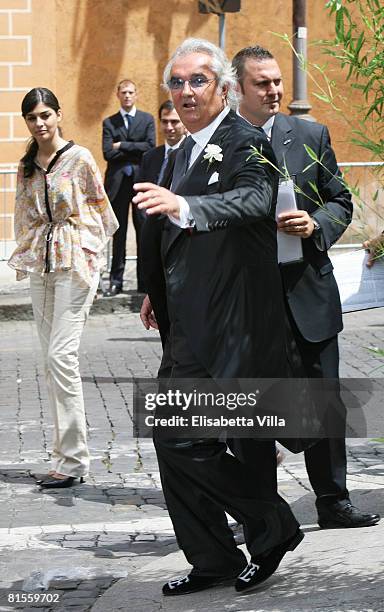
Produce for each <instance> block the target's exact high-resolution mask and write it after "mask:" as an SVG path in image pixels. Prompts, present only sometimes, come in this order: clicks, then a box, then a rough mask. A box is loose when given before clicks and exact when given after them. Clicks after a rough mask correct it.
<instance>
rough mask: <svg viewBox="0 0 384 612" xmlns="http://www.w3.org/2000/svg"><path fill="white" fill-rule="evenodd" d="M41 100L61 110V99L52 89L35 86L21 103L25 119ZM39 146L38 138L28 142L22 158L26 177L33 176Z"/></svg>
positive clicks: (53, 108) (54, 108)
mask: <svg viewBox="0 0 384 612" xmlns="http://www.w3.org/2000/svg"><path fill="white" fill-rule="evenodd" d="M40 102H42V103H43V104H45V105H46V106H49V108H52V110H54V111H55V112H56V113H57V112H58V111H59V110H60V104H59V101H58V99H57V98H56V96H55V94H54V93H52V91H51V90H50V89H47V88H46V87H34V88H33V89H31V91H29V92H28V93H27V94H26V95H25V97H24V99H23V101H22V103H21V114H22V115H23V117H24V119H25V117H26V116H27V115H28V113H31V112H32V111H33V109H34V108H35V107H36V106H37V105H38V104H39V103H40ZM38 148H39V145H38V144H37V141H36V139H35V138H31V139H30V141H29V142H28V145H27V150H26V152H25V155H24V157H22V158H21V161H22V162H23V164H24V176H25V177H28V176H32V174H33V173H34V171H35V166H34V159H35V157H36V155H37V151H38Z"/></svg>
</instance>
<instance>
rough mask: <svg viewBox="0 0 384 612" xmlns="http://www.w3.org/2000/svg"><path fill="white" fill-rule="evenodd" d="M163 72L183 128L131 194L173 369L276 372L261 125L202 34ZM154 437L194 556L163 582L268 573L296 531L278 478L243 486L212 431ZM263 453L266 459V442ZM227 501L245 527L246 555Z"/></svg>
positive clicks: (294, 541) (171, 501) (278, 322)
mask: <svg viewBox="0 0 384 612" xmlns="http://www.w3.org/2000/svg"><path fill="white" fill-rule="evenodd" d="M164 83H166V84H167V86H168V88H169V89H170V91H171V95H172V99H173V102H174V104H175V108H176V110H177V112H178V114H179V115H180V118H181V119H182V121H183V123H184V125H185V126H186V127H187V129H188V131H189V132H190V133H191V136H188V138H186V140H185V142H184V143H183V146H182V147H180V148H179V150H178V151H177V153H176V156H175V158H176V159H175V165H174V168H173V172H172V177H171V178H172V191H170V190H168V189H166V188H165V187H162V186H158V185H155V184H152V183H141V184H137V185H135V189H136V190H137V191H138V192H139V193H138V195H137V196H135V197H134V199H133V201H134V203H137V204H138V206H139V208H140V209H142V210H146V213H147V215H148V217H149V220H152V219H153V221H154V223H156V224H157V226H158V227H159V228H161V225H162V224H160V223H159V221H158V215H159V214H160V215H163V221H164V223H163V228H162V236H163V237H162V241H161V250H162V261H163V266H164V273H165V279H166V296H165V299H166V302H167V307H168V313H169V318H170V331H169V337H168V341H167V344H166V347H165V353H168V356H169V357H170V358H171V360H172V370H171V379H178V378H183V379H186V378H187V379H192V382H191V384H196V383H195V382H194V379H196V378H202V379H212V378H213V379H220V378H237V377H240V378H246V377H249V378H252V377H262V376H265V377H274V376H279V375H281V374H282V373H283V372H285V365H286V364H285V341H284V304H283V295H282V288H281V279H280V273H279V269H278V265H277V257H276V224H275V220H274V214H275V203H276V192H277V186H278V183H277V173H276V172H275V171H274V170H273V168H272V166H271V165H268V164H262V163H260V162H259V161H258V160H257V159H256V157H251V156H250V153H251V146H252V145H254V146H256V147H260V146H261V145H262V147H263V151H264V153H265V155H266V156H267V158H268V159H269V160H270V161H271V162H272V163H274V162H275V159H274V156H273V153H272V150H271V148H270V146H269V144H268V141H267V139H266V138H265V136H264V134H263V132H262V131H261V130H254V129H253V128H252V127H250V126H249V125H248V124H247V123H246V122H245V121H243V120H242V119H240V118H239V117H238V116H237V115H236V114H235V113H234V112H233V111H231V110H230V106H235V105H236V103H237V96H236V91H235V88H236V80H235V79H234V77H233V71H232V69H231V66H230V64H229V62H228V60H227V59H226V58H225V56H224V54H223V52H222V51H221V50H220V49H219V48H218V47H216V46H215V45H213V44H212V43H209V42H208V41H203V40H199V39H187V40H186V41H184V43H183V44H182V45H181V46H180V47H179V48H178V49H177V50H176V52H175V54H174V55H173V57H172V58H171V60H170V62H169V63H168V65H167V67H166V68H165V71H164ZM167 180H168V177H165V179H164V184H169V182H168V183H167ZM156 217H157V219H156ZM151 244H155V241H153V242H151ZM151 244H149V245H146V248H147V247H148V248H149V247H150V246H151ZM159 257H160V256H159V253H158V252H157V251H155V252H154V253H153V256H152V260H150V259H148V260H147V265H149V266H150V265H153V266H154V267H155V268H157V267H158V263H159ZM149 278H150V275H149ZM260 287H262V288H263V290H262V291H260ZM149 289H150V288H149ZM157 414H158V412H157ZM160 414H161V413H160ZM154 440H155V446H156V452H157V456H158V461H159V467H160V472H161V477H162V484H163V490H164V494H165V498H166V501H167V505H168V511H169V513H170V516H171V519H172V522H173V525H174V529H175V533H176V536H177V540H178V543H179V545H180V547H181V548H182V549H183V551H184V554H185V555H186V557H187V559H188V561H189V563H190V564H191V565H192V566H193V569H192V571H191V573H190V574H189V575H188V576H186V577H185V578H182V579H178V580H175V581H171V582H169V583H167V584H166V585H164V587H163V593H164V594H165V595H182V594H185V593H191V592H193V591H199V590H202V589H206V588H208V587H210V586H213V585H215V584H218V583H220V582H223V581H225V580H228V579H232V580H234V578H235V576H236V575H237V574H239V572H241V570H242V569H243V572H241V574H240V575H239V576H238V579H237V581H236V584H235V587H236V590H238V591H242V590H244V589H247V588H250V587H253V586H255V585H257V584H259V583H260V582H262V581H264V580H266V579H267V578H268V577H269V576H270V575H271V574H272V573H273V572H275V571H276V569H277V567H278V565H279V563H280V561H281V559H282V558H283V556H284V555H285V553H286V552H287V551H288V550H293V549H294V548H295V547H296V546H297V545H298V544H299V542H300V541H301V539H302V537H303V535H302V533H301V531H300V530H299V528H298V524H297V521H296V520H295V518H294V517H293V515H292V512H291V510H290V508H289V506H288V504H287V503H286V502H285V501H284V500H283V499H282V498H281V497H279V495H278V494H277V489H276V488H275V489H274V488H273V486H272V487H268V488H267V490H263V489H262V488H261V487H260V488H257V487H253V486H252V478H253V472H252V470H251V469H249V468H248V466H246V465H242V464H241V463H240V462H239V461H238V460H237V459H236V458H235V457H233V455H230V454H229V453H227V452H226V450H227V448H226V445H225V444H224V443H223V442H220V441H219V440H218V439H217V438H209V439H195V438H193V437H192V436H191V439H186V438H181V439H171V440H170V439H165V440H164V439H162V437H161V435H158V433H157V432H156V430H155V432H154ZM269 452H270V454H271V461H275V463H276V453H275V448H274V443H273V442H272V443H271V444H270V445H269ZM225 510H226V511H228V512H229V513H230V514H231V515H232V516H235V517H237V518H238V520H239V521H240V522H241V523H242V524H243V525H244V534H245V539H246V543H247V546H248V549H249V551H250V553H251V555H252V559H251V562H250V563H249V564H248V565H247V564H246V560H245V557H244V555H243V553H242V552H241V551H240V549H238V548H237V547H236V544H235V541H234V537H233V534H232V531H231V530H230V529H229V527H228V523H227V520H226V517H225V512H224V511H225ZM256 533H257V536H256V538H255V537H254V536H255V534H256ZM244 568H245V569H244Z"/></svg>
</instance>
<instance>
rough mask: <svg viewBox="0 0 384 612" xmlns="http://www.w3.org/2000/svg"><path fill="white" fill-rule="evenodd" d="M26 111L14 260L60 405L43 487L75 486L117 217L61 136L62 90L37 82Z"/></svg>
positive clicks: (82, 472)
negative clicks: (96, 301) (83, 372)
mask: <svg viewBox="0 0 384 612" xmlns="http://www.w3.org/2000/svg"><path fill="white" fill-rule="evenodd" d="M21 110H22V115H23V117H24V119H25V122H26V124H27V127H28V130H29V131H30V133H31V136H32V139H31V141H30V143H29V145H28V148H27V151H26V154H25V155H24V157H23V158H22V159H21V161H20V165H19V170H18V175H17V189H16V205H15V237H16V242H17V248H16V250H15V251H14V253H13V255H12V256H11V258H10V260H9V265H10V266H11V267H12V268H14V269H16V271H17V278H18V279H21V278H25V277H26V276H29V277H30V283H31V298H32V306H33V312H34V317H35V320H36V323H37V328H38V333H39V338H40V343H41V346H42V349H43V356H44V365H45V374H46V381H47V387H48V397H49V403H50V405H51V408H52V411H53V419H54V426H55V433H54V443H53V451H52V470H51V471H50V472H49V473H48V476H47V477H46V478H45V479H43V480H42V481H40V486H42V487H45V488H49V487H68V486H71V485H72V484H73V483H74V481H75V479H77V478H78V479H80V480H81V481H82V480H83V477H84V476H86V475H87V473H88V469H89V452H88V447H87V439H86V421H85V412H84V402H83V391H82V384H81V378H80V371H79V357H78V352H79V345H80V337H81V333H82V331H83V327H84V324H85V321H86V318H87V316H88V313H89V309H90V306H91V304H92V301H93V298H94V296H95V293H96V289H97V286H98V282H99V270H100V263H101V258H102V252H103V250H104V247H105V245H106V243H107V241H108V239H109V237H110V236H112V235H113V233H114V232H115V231H116V229H117V227H118V223H117V220H116V217H115V215H114V213H113V211H112V208H111V205H110V203H109V201H108V198H107V196H106V193H105V191H104V187H103V183H102V179H101V176H100V172H99V170H98V168H97V166H96V163H95V161H94V159H93V157H92V155H91V153H90V152H89V151H88V150H87V149H85V148H84V147H80V146H79V145H76V144H74V143H73V142H72V141H69V142H68V141H66V140H64V139H63V138H62V137H61V133H60V129H59V124H60V121H61V118H62V114H61V109H60V105H59V102H58V100H57V98H56V96H55V95H54V94H53V93H52V92H51V91H50V90H49V89H45V88H43V87H38V88H34V89H32V90H31V91H29V92H28V93H27V95H26V96H25V98H24V99H23V102H22V105H21Z"/></svg>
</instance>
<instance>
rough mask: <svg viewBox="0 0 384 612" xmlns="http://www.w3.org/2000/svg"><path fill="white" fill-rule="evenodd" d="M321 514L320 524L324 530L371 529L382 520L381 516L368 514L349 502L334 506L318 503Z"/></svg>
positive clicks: (341, 502) (343, 501) (340, 502)
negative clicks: (344, 528) (341, 528)
mask: <svg viewBox="0 0 384 612" xmlns="http://www.w3.org/2000/svg"><path fill="white" fill-rule="evenodd" d="M316 506H317V511H318V514H319V517H318V523H319V525H320V527H321V528H322V529H339V528H340V527H347V528H348V527H349V528H351V527H371V526H372V525H376V523H378V522H379V520H380V515H379V514H368V513H365V512H362V511H361V510H359V508H356V506H352V504H351V502H350V501H349V500H342V501H337V502H335V503H333V504H328V505H325V504H321V503H319V502H316Z"/></svg>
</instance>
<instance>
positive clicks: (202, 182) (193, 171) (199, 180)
mask: <svg viewBox="0 0 384 612" xmlns="http://www.w3.org/2000/svg"><path fill="white" fill-rule="evenodd" d="M234 119H236V115H235V113H233V112H229V113H228V115H227V116H226V117H224V119H223V121H222V122H221V123H220V125H219V127H218V128H217V129H216V131H215V132H214V133H213V134H212V136H211V138H210V139H209V143H208V144H214V145H218V146H219V147H221V145H222V143H223V141H224V139H225V137H226V135H227V133H228V131H229V130H230V129H231V126H232V123H233V121H234ZM204 155H205V148H204V149H203V151H201V153H200V155H199V156H198V158H197V159H196V160H195V161H194V163H193V164H192V166H191V167H190V168H189V170H188V172H187V173H186V174H185V176H184V178H183V179H182V180H181V181H180V183H179V185H178V189H177V193H178V194H180V195H183V193H184V194H185V195H188V191H190V187H189V185H190V184H191V183H193V194H196V195H197V194H199V193H202V192H204V191H205V188H206V186H207V183H208V180H209V177H210V175H211V174H212V172H213V171H214V170H216V169H217V170H218V171H219V170H220V168H219V166H220V164H219V163H218V162H215V161H214V162H212V163H209V162H208V160H205V159H203V158H204ZM220 163H221V162H220ZM219 174H220V172H219Z"/></svg>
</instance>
